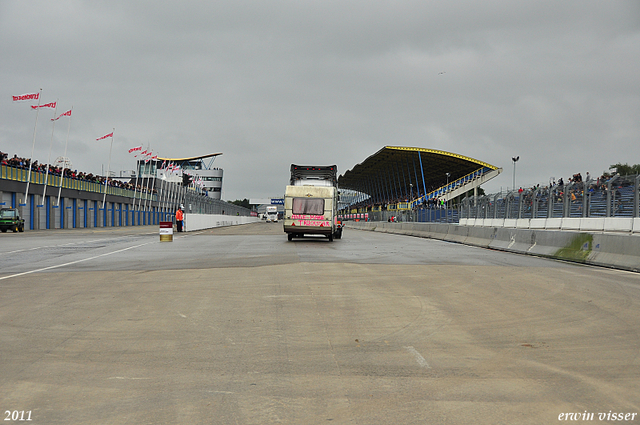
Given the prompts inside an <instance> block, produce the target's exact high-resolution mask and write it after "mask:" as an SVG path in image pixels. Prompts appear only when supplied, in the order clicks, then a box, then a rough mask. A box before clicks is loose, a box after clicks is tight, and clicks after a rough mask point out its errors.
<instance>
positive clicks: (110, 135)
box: [96, 131, 113, 140]
mask: <svg viewBox="0 0 640 425" xmlns="http://www.w3.org/2000/svg"><path fill="white" fill-rule="evenodd" d="M107 137H113V131H112V132H111V133H109V134H105V135H104V136H102V137H98V138H97V139H96V140H102V139H106V138H107Z"/></svg>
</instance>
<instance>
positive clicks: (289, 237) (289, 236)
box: [287, 233, 293, 241]
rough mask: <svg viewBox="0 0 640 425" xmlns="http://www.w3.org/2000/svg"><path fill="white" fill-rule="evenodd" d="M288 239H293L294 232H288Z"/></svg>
mask: <svg viewBox="0 0 640 425" xmlns="http://www.w3.org/2000/svg"><path fill="white" fill-rule="evenodd" d="M287 239H289V240H290V241H292V240H293V233H287Z"/></svg>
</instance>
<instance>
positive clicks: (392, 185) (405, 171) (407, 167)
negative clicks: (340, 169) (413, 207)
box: [338, 146, 498, 197]
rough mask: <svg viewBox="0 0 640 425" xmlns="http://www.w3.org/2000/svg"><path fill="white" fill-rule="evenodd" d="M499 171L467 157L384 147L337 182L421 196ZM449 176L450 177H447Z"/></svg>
mask: <svg viewBox="0 0 640 425" xmlns="http://www.w3.org/2000/svg"><path fill="white" fill-rule="evenodd" d="M481 169H488V170H496V169H498V167H496V166H495V165H491V164H488V163H486V162H483V161H479V160H477V159H473V158H470V157H467V156H464V155H460V154H456V153H451V152H446V151H441V150H436V149H425V148H417V147H406V146H385V147H383V148H382V149H380V150H379V151H378V152H376V153H374V154H373V155H371V156H369V157H368V158H367V159H365V160H364V161H363V162H362V163H360V164H357V165H356V166H355V167H353V169H351V170H348V171H346V172H345V173H344V174H343V175H341V176H340V177H339V178H338V185H339V187H340V188H341V189H351V190H356V191H360V192H364V193H369V194H372V193H374V192H378V193H380V192H382V191H385V192H388V193H394V194H397V196H403V197H404V196H406V195H408V194H409V193H410V192H412V193H413V194H414V195H416V192H418V193H420V194H421V195H423V194H424V192H425V191H426V192H427V193H429V192H430V191H431V190H434V189H436V188H438V187H441V186H445V185H446V183H447V180H448V181H449V182H453V181H455V180H457V179H459V178H462V177H464V176H466V175H468V174H470V173H473V172H475V171H477V170H481ZM447 173H449V176H447Z"/></svg>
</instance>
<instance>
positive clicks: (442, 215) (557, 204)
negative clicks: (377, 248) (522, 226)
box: [358, 175, 640, 223]
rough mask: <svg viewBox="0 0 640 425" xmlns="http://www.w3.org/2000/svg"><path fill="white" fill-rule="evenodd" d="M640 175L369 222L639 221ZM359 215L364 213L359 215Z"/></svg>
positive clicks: (378, 216) (387, 214)
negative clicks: (626, 219)
mask: <svg viewBox="0 0 640 425" xmlns="http://www.w3.org/2000/svg"><path fill="white" fill-rule="evenodd" d="M639 194H640V175H633V176H614V177H612V178H610V179H609V180H606V181H601V180H589V181H585V182H576V183H570V184H565V185H562V186H558V185H555V186H552V187H549V186H547V187H541V186H536V187H532V188H529V189H523V190H514V191H504V192H500V193H495V194H491V195H484V196H478V197H466V198H464V199H462V201H460V202H459V203H457V204H456V205H447V206H435V205H429V206H425V205H418V206H414V207H413V208H411V209H408V208H407V209H400V208H397V207H395V208H389V207H388V206H387V209H383V210H378V211H368V212H367V219H368V220H370V221H397V222H403V221H404V222H435V223H458V222H459V220H460V219H461V218H489V219H490V218H496V219H505V218H506V219H518V218H565V217H576V218H586V217H640V195H639ZM358 212H360V211H358Z"/></svg>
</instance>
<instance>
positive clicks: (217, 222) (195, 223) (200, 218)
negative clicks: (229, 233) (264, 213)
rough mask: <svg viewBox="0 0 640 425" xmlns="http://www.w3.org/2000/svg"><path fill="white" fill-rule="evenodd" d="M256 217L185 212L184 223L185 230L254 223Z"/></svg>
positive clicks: (257, 219) (256, 219)
mask: <svg viewBox="0 0 640 425" xmlns="http://www.w3.org/2000/svg"><path fill="white" fill-rule="evenodd" d="M257 221H260V219H259V218H258V217H244V216H233V215H222V214H185V215H184V225H185V230H186V231H187V232H191V231H194V230H203V229H212V228H214V227H223V226H237V225H240V224H248V223H255V222H257Z"/></svg>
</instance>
